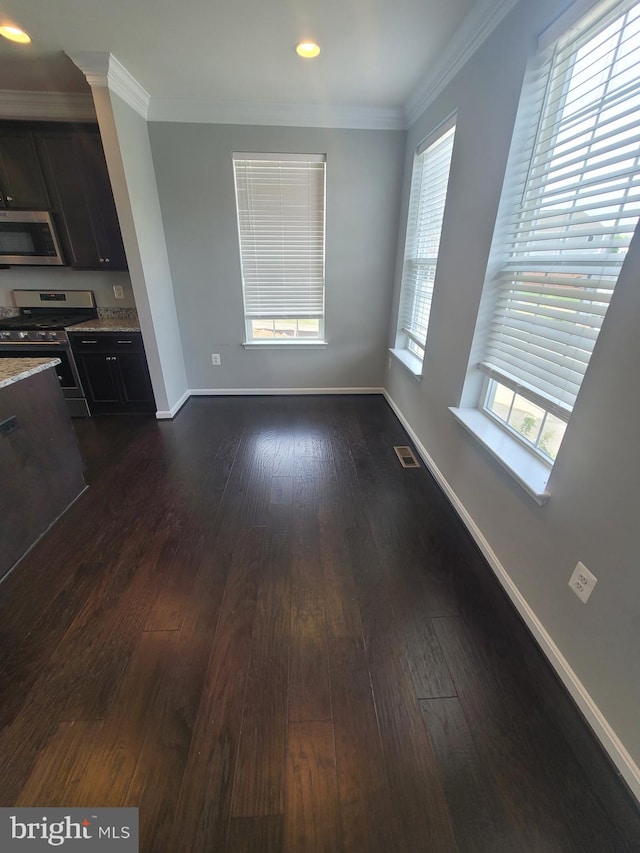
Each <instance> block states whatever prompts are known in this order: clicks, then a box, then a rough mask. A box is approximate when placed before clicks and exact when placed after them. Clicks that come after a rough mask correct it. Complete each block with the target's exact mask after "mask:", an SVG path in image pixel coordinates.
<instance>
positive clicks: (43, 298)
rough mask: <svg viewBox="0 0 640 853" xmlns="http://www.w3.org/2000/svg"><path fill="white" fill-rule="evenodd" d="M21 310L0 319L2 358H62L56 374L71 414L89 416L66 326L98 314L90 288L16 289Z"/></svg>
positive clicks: (82, 416) (81, 416) (18, 306)
mask: <svg viewBox="0 0 640 853" xmlns="http://www.w3.org/2000/svg"><path fill="white" fill-rule="evenodd" d="M13 298H14V302H15V305H16V307H17V308H18V309H19V311H20V313H19V314H18V315H16V316H13V317H3V318H0V358H59V359H60V364H59V365H57V368H56V373H57V375H58V379H59V381H60V387H61V388H62V393H63V394H64V397H65V399H66V401H67V406H68V408H69V412H70V414H71V416H72V417H77V418H86V417H89V407H88V406H87V401H86V399H85V395H84V390H83V388H82V384H81V382H80V377H79V376H78V370H77V368H76V364H75V362H74V360H73V354H72V352H71V345H70V343H69V338H68V337H67V333H66V331H65V328H66V327H67V326H69V327H73V325H74V324H75V323H80V322H83V321H84V320H92V319H94V318H95V317H97V313H98V312H97V309H96V307H95V299H94V296H93V293H92V292H91V291H89V290H76V291H73V290H67V291H65V290H55V291H40V290H14V291H13Z"/></svg>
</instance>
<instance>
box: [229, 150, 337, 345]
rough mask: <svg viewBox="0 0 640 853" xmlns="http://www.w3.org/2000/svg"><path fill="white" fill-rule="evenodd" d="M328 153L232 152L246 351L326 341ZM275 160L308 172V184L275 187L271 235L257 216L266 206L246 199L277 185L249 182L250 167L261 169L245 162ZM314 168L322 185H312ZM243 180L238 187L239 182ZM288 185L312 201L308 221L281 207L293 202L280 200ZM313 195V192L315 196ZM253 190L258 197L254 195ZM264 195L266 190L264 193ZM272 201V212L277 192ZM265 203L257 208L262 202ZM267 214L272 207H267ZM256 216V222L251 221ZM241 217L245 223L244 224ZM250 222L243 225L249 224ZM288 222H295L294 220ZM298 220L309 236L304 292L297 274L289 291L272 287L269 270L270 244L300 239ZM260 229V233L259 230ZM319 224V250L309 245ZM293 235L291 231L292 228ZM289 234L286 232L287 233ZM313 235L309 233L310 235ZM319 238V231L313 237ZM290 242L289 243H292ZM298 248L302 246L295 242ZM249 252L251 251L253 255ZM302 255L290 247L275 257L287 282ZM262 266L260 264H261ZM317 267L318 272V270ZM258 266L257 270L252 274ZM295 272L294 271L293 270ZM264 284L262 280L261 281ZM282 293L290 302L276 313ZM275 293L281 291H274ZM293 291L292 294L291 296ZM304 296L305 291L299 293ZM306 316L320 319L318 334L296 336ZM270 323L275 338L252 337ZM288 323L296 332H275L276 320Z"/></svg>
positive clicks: (273, 173)
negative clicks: (260, 252) (275, 216)
mask: <svg viewBox="0 0 640 853" xmlns="http://www.w3.org/2000/svg"><path fill="white" fill-rule="evenodd" d="M326 160H327V158H326V154H304V153H286V154H285V153H273V152H268V153H267V152H261V153H248V152H234V153H233V174H234V191H235V203H236V225H237V229H238V249H239V255H240V269H241V283H242V299H243V312H244V328H245V341H244V342H243V346H245V348H247V349H253V348H261V347H274V348H275V347H282V348H300V347H314V346H315V347H324V346H326V342H325V254H326ZM251 163H253V164H268V163H273V164H278V166H279V167H281V168H282V167H284V168H285V169H286V167H287V164H292V167H293V169H294V170H295V168H296V165H297V166H298V167H299V172H300V176H302V175H303V174H304V172H305V171H307V173H308V178H307V183H306V185H305V183H304V181H303V180H301V181H299V182H298V183H296V184H295V185H294V184H292V183H287V182H285V181H284V180H280V182H279V184H278V190H279V193H280V199H279V201H280V210H279V213H280V216H281V218H280V219H279V220H278V223H277V230H276V231H275V236H274V233H272V232H273V227H272V224H270V225H269V228H268V229H265V228H264V227H263V222H262V221H261V217H262V218H264V213H265V210H266V207H264V204H265V202H264V201H262V202H260V201H259V200H257V201H255V207H254V208H253V210H252V201H251V200H250V196H251V194H252V193H253V192H254V191H255V190H256V189H262V190H263V191H264V190H265V188H266V189H267V190H268V192H271V193H273V187H274V186H275V184H273V183H271V184H269V182H268V181H266V180H265V182H264V183H263V184H260V181H259V180H258V179H256V180H254V181H253V183H251V181H252V180H253V179H252V178H248V177H247V174H248V173H249V172H250V171H251V168H255V169H256V170H257V169H259V166H257V165H255V166H253V167H252V166H249V165H248V164H251ZM243 164H244V169H245V172H244V176H241V173H240V169H241V168H242V167H243ZM318 164H321V169H318ZM266 168H267V169H269V170H270V171H271V173H272V175H273V176H275V174H276V169H277V168H278V167H276V166H273V167H269V166H267V167H266ZM311 172H318V173H321V178H320V187H319V188H318V186H316V184H315V183H314V182H313V181H312V178H311V177H310V175H309V173H311ZM241 184H242V186H241ZM288 187H289V189H291V187H293V191H294V192H295V191H296V190H297V191H298V192H304V191H305V190H306V192H307V193H308V194H309V197H310V199H311V203H310V204H309V206H308V207H307V210H306V214H307V216H306V219H304V220H301V219H300V216H299V213H294V214H292V213H288V214H287V213H286V212H284V211H286V210H287V205H289V210H291V209H292V208H293V206H294V204H293V200H292V197H289V198H288V201H287V197H286V196H285V203H284V204H282V194H283V193H286V192H287V188H288ZM239 192H243V193H245V196H246V199H245V203H241V200H240V198H241V197H240V194H239ZM314 193H315V194H314ZM257 195H258V194H256V198H257ZM265 195H266V194H265ZM267 203H270V204H272V210H275V196H274V198H273V199H271V201H270V202H267ZM261 204H262V205H263V206H262V207H260V205H261ZM269 212H271V210H270V211H269ZM254 215H255V220H253V219H252V217H254ZM243 217H244V223H243ZM252 222H253V224H247V223H252ZM292 222H293V223H294V224H292ZM301 222H302V226H303V229H306V230H307V239H306V244H304V245H303V246H302V250H303V252H305V253H306V254H305V257H306V262H307V263H308V265H309V267H310V268H312V273H311V274H310V276H309V279H308V282H307V285H308V292H307V291H306V290H305V289H304V288H302V287H301V286H300V280H299V278H296V283H295V285H294V286H293V287H291V286H290V289H289V290H287V286H286V285H285V287H284V288H283V287H282V284H281V283H279V285H277V286H274V285H273V280H274V276H273V274H271V273H270V271H269V269H268V265H269V258H268V251H269V249H272V250H273V248H274V247H276V248H277V243H278V242H280V243H283V242H284V240H285V239H286V238H287V236H289V237H290V239H294V240H295V239H299V238H300V233H301V230H300V223H301ZM261 228H262V231H260V229H261ZM314 228H316V229H318V228H320V234H321V249H320V251H318V248H317V246H315V247H314V246H313V243H314V238H313V235H312V232H313V229H314ZM292 231H293V232H295V233H293V235H291V232H292ZM287 232H289V234H288V233H287ZM256 234H259V235H260V236H259V237H258V238H255V235H256ZM310 235H311V236H310ZM316 238H317V235H316ZM267 239H268V240H269V241H270V243H269V244H266V243H265V240H267ZM256 244H258V245H259V247H260V248H261V249H264V246H265V245H267V251H266V252H265V254H264V255H263V256H262V257H260V256H258V257H257V258H256V256H255V247H256ZM292 245H293V244H292ZM298 246H300V244H298ZM252 250H253V255H252V254H251V252H252ZM294 254H296V258H295V260H294V259H293V255H294ZM299 257H300V253H299V251H298V252H297V253H296V252H295V251H294V250H292V251H291V252H290V254H289V256H287V254H283V255H281V256H280V257H279V261H280V262H281V264H282V267H283V276H284V279H285V281H287V280H288V282H289V283H290V282H291V280H292V275H293V273H292V269H293V266H297V267H299V266H300V263H299ZM249 259H250V260H251V264H252V266H253V270H252V275H251V284H250V285H248V281H249V278H250V276H249V273H248V267H249V263H248V261H249ZM261 264H262V268H261ZM319 267H320V270H319ZM256 270H257V272H256ZM295 275H296V276H298V275H299V274H298V273H295ZM263 282H264V284H263ZM261 287H262V294H261V293H260V289H261ZM283 290H284V293H285V294H286V296H285V297H284V302H285V303H286V300H287V299H289V303H288V304H284V305H282V307H283V310H282V311H281V312H278V311H277V308H278V307H280V305H281V304H282V303H283V296H282V292H283ZM278 291H279V292H278ZM292 293H293V295H291V294H292ZM301 294H303V295H301ZM261 298H262V299H264V300H266V302H267V305H266V310H264V312H260V311H259V310H257V308H256V306H257V304H258V303H259V302H260V299H261ZM269 299H271V305H269V304H268V301H269ZM296 302H297V303H298V307H297V310H296V308H295V303H296ZM305 303H309V305H311V306H312V307H311V309H310V310H306V309H304V308H301V305H304V304H305ZM304 320H316V321H317V323H318V331H317V334H314V335H308V336H307V335H300V334H299V331H300V329H299V325H298V324H299V323H300V321H304ZM270 321H271V322H272V323H273V326H274V334H273V337H269V336H266V337H262V336H260V337H256V335H255V331H254V323H260V322H263V323H265V324H268V323H269V322H270ZM290 322H295V323H296V333H295V334H293V335H284V334H283V335H282V336H277V331H276V329H275V324H276V323H281V324H286V323H290Z"/></svg>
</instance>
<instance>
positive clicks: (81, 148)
mask: <svg viewBox="0 0 640 853" xmlns="http://www.w3.org/2000/svg"><path fill="white" fill-rule="evenodd" d="M35 141H36V147H37V151H38V154H39V159H40V162H41V164H42V169H43V172H44V177H45V181H46V184H47V186H48V188H49V193H50V195H51V207H52V210H53V212H54V214H55V221H56V225H57V228H58V234H59V237H60V240H61V242H62V245H63V249H64V252H65V254H66V256H67V258H68V260H69V263H70V264H71V265H72V266H74V267H77V268H79V269H100V270H126V269H127V260H126V256H125V253H124V246H123V244H122V237H121V234H120V226H119V224H118V216H117V213H116V208H115V203H114V201H113V194H112V191H111V183H110V181H109V175H108V172H107V165H106V162H105V159H104V152H103V150H102V142H101V140H100V134H99V132H98V129H97V128H95V127H94V126H70V127H65V126H60V125H58V126H55V127H47V128H42V129H40V130H36V131H35Z"/></svg>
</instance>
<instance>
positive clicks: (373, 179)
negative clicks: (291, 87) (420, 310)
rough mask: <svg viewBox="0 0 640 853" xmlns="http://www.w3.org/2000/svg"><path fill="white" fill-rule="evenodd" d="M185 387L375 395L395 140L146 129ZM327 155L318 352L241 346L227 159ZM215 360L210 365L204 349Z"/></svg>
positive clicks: (398, 135) (398, 167) (396, 164)
mask: <svg viewBox="0 0 640 853" xmlns="http://www.w3.org/2000/svg"><path fill="white" fill-rule="evenodd" d="M149 128H150V138H151V148H152V153H153V159H154V163H155V171H156V175H157V181H158V190H159V195H160V203H161V207H162V217H163V220H164V223H165V228H166V235H167V248H168V252H169V261H170V264H171V271H172V278H173V286H174V293H175V299H176V306H177V310H178V318H179V322H180V329H181V333H182V341H183V345H184V355H185V364H186V369H187V375H188V381H189V387H190V388H192V389H198V388H199V389H207V388H209V389H214V388H219V389H222V388H244V389H261V388H311V389H313V388H343V387H353V388H379V387H381V386H382V380H383V377H384V365H385V361H386V340H387V329H388V322H389V312H390V310H391V295H392V281H393V269H394V263H395V251H396V242H397V218H396V211H397V210H398V207H399V202H400V190H401V182H402V162H403V158H404V145H405V134H404V132H399V131H356V130H327V129H314V128H287V127H246V126H238V125H202V124H175V123H153V122H152V123H150V125H149ZM234 151H253V152H295V153H326V155H327V209H326V219H327V232H326V329H325V333H326V339H327V341H328V343H329V346H328V347H327V348H326V349H323V350H317V349H316V350H311V351H309V350H307V351H303V350H301V349H300V348H297V349H295V350H294V351H283V350H282V349H279V350H275V351H269V352H265V351H264V350H259V351H257V350H245V349H244V348H243V347H242V342H243V341H244V339H245V335H244V318H243V307H242V288H241V278H240V260H239V252H238V234H237V224H236V213H235V195H234V184H233V165H232V153H233V152H234ZM214 352H216V353H220V354H221V356H222V366H221V367H216V368H214V367H213V366H212V364H211V353H214Z"/></svg>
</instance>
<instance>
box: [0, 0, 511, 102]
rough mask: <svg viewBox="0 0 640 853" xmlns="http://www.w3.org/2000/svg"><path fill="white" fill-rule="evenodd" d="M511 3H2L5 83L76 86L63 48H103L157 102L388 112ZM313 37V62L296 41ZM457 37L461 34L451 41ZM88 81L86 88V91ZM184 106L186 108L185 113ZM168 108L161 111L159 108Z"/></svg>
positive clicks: (0, 69)
mask: <svg viewBox="0 0 640 853" xmlns="http://www.w3.org/2000/svg"><path fill="white" fill-rule="evenodd" d="M510 5H513V2H511V3H506V2H505V0H217V2H216V0H213V2H212V0H183V2H181V3H180V2H177V0H0V23H12V24H14V25H17V26H20V27H21V28H22V29H24V30H26V31H27V32H28V33H29V34H30V35H31V37H32V44H31V45H28V46H20V45H14V44H11V43H9V42H6V41H5V40H4V39H0V42H1V44H0V89H13V90H16V89H20V90H33V91H65V92H81V91H83V89H85V87H86V84H85V82H84V79H83V77H82V75H81V74H80V72H79V71H78V70H77V69H76V68H75V67H74V66H73V65H72V64H71V62H70V60H68V59H67V57H65V56H64V53H63V52H66V53H67V54H70V55H75V54H78V53H80V52H107V53H111V54H112V55H113V56H114V57H116V58H117V59H118V60H119V62H120V63H122V65H123V66H124V67H125V68H126V70H127V71H128V72H129V73H130V74H131V75H132V76H133V77H134V78H135V79H136V80H137V82H138V83H139V84H140V85H141V86H142V87H143V88H144V89H145V90H146V91H147V92H148V93H149V95H150V96H151V104H152V105H153V104H154V103H157V104H164V105H165V108H166V109H169V107H170V106H171V105H173V107H176V106H177V105H179V104H188V103H192V104H194V105H200V106H201V107H202V105H206V104H208V105H210V106H213V105H216V106H217V107H218V108H219V109H222V110H223V111H224V108H225V107H226V108H227V110H229V109H230V108H233V109H236V110H237V109H238V107H239V106H240V107H241V108H242V107H246V112H247V113H248V112H249V110H250V109H251V108H254V109H255V108H260V109H261V110H262V114H264V112H265V110H267V111H268V109H269V108H271V107H273V108H276V107H278V106H279V107H282V106H284V107H288V108H293V107H294V106H295V105H298V106H301V107H302V106H304V107H306V108H319V109H325V110H326V109H336V110H343V111H344V110H346V109H353V108H355V109H356V110H361V111H362V110H368V111H369V112H372V111H378V112H379V113H380V114H382V113H384V111H388V112H389V113H390V114H394V111H395V113H396V114H399V113H400V112H401V111H402V109H403V107H404V106H405V105H406V103H407V100H408V99H411V97H413V98H414V100H415V98H416V93H418V94H419V93H420V87H421V86H422V85H424V81H425V80H426V79H427V78H428V77H429V75H430V73H433V70H434V69H436V68H437V67H438V63H439V62H441V59H442V57H443V55H444V54H445V53H446V49H447V46H449V49H450V48H451V39H452V37H454V36H455V34H456V31H457V32H458V40H460V38H459V34H460V31H461V29H462V30H465V27H466V31H468V32H469V35H470V36H471V37H473V35H474V33H472V32H471V30H472V29H473V28H474V27H475V29H477V27H478V23H479V22H481V23H485V22H486V20H488V19H489V18H490V16H491V14H494V13H495V9H496V7H500V6H502V7H506V6H509V7H510ZM303 38H313V39H315V40H316V41H317V42H318V43H319V44H320V45H321V48H322V52H321V54H320V57H319V58H318V59H316V60H312V61H309V60H306V61H305V60H302V59H300V58H298V57H297V56H296V54H295V52H294V45H295V44H296V42H298V41H299V40H301V39H303ZM454 44H455V38H454ZM85 90H86V89H85ZM178 111H179V110H178ZM160 112H162V110H160Z"/></svg>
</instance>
